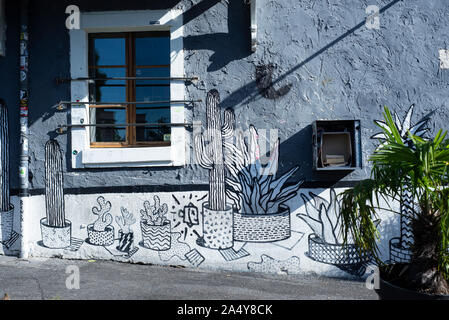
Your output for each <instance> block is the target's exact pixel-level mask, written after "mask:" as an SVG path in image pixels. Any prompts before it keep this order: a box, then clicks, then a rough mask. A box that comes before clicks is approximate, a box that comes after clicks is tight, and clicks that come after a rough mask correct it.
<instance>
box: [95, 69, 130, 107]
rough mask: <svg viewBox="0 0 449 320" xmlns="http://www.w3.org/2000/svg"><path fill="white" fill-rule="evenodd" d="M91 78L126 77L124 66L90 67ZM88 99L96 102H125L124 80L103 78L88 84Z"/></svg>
mask: <svg viewBox="0 0 449 320" xmlns="http://www.w3.org/2000/svg"><path fill="white" fill-rule="evenodd" d="M91 77H93V78H118V77H126V69H125V68H107V69H106V68H101V69H92V70H91ZM90 92H91V98H90V101H96V102H126V81H124V80H105V81H96V82H95V83H91V84H90Z"/></svg>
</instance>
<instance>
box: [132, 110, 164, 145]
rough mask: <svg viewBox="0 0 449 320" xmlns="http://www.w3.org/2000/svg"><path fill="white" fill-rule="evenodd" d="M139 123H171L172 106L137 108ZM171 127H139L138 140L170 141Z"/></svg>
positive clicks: (137, 129) (137, 131)
mask: <svg viewBox="0 0 449 320" xmlns="http://www.w3.org/2000/svg"><path fill="white" fill-rule="evenodd" d="M136 122H137V123H170V108H136ZM170 133H171V128H170V127H137V128H136V139H137V142H154V141H158V142H160V141H164V142H169V141H170Z"/></svg>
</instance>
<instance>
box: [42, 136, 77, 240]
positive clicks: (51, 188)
mask: <svg viewBox="0 0 449 320" xmlns="http://www.w3.org/2000/svg"><path fill="white" fill-rule="evenodd" d="M63 175H64V173H63V168H62V154H61V148H60V147H59V143H58V142H57V141H56V140H50V141H48V142H47V144H46V145H45V207H46V213H47V216H46V217H45V218H44V219H42V220H41V233H42V241H43V244H44V246H45V247H47V248H50V249H64V248H67V247H70V245H71V239H72V223H71V222H70V221H68V220H66V218H65V203H64V178H63Z"/></svg>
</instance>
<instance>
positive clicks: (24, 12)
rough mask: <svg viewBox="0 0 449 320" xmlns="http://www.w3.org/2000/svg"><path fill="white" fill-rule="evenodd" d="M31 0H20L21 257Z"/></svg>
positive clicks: (25, 233)
mask: <svg viewBox="0 0 449 320" xmlns="http://www.w3.org/2000/svg"><path fill="white" fill-rule="evenodd" d="M28 5H29V0H20V168H19V178H20V194H19V198H20V224H21V232H20V233H21V235H22V237H21V250H20V258H22V259H27V258H28V245H27V237H28V230H27V227H26V221H29V220H28V219H27V213H28V211H29V210H28V202H29V180H28V170H29V149H28V135H29V129H28V107H29V105H28V99H29V87H28V68H29V64H28V62H29V33H28V31H29V28H28V27H29V25H28V24H29V22H28V12H29V11H28Z"/></svg>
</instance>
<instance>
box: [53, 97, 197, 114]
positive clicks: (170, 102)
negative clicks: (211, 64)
mask: <svg viewBox="0 0 449 320" xmlns="http://www.w3.org/2000/svg"><path fill="white" fill-rule="evenodd" d="M201 102H203V100H201V99H198V100H166V101H139V102H136V101H132V102H92V101H60V102H59V103H58V104H57V105H56V109H57V110H59V111H63V110H66V109H67V105H71V106H74V105H75V106H76V105H78V106H83V105H92V106H105V107H107V106H127V105H156V104H168V105H173V104H190V105H193V104H195V103H201Z"/></svg>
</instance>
